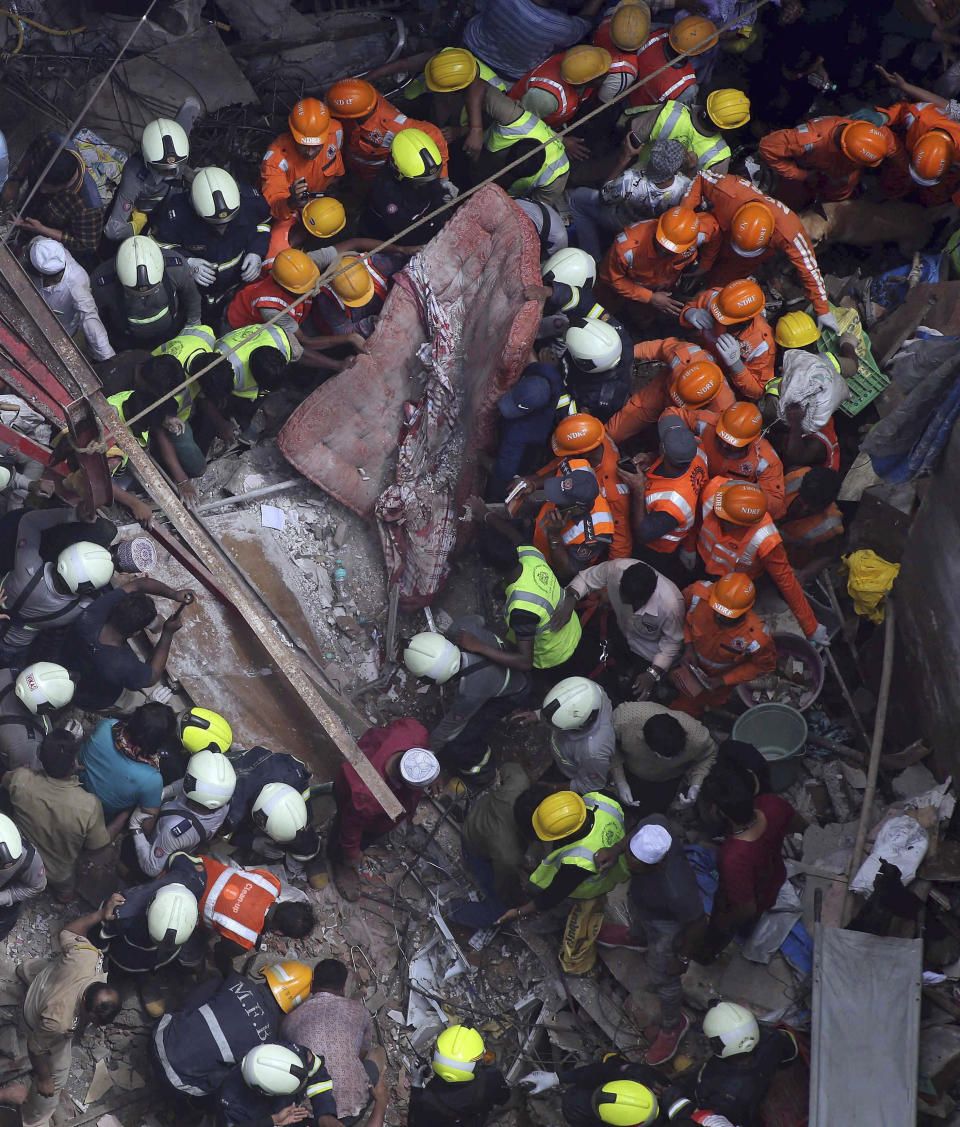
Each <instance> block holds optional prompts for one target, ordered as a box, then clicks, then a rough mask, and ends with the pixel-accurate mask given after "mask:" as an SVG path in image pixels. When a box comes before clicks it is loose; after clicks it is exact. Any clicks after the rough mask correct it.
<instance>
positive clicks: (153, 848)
mask: <svg viewBox="0 0 960 1127" xmlns="http://www.w3.org/2000/svg"><path fill="white" fill-rule="evenodd" d="M168 790H169V793H170V797H169V798H165V799H164V802H163V805H162V806H161V807H160V812H159V813H158V814H157V821H156V825H155V826H154V828H153V833H152V834H151V835H150V837H149V838H148V837H147V835H146V834H145V833H143V831H142V830H135V831H134V838H133V844H134V849H135V850H136V855H137V863H138V864H139V865H140V868H141V869H142V870H143V872H144V873H145V874H146V875H147V876H148V877H155V876H158V875H159V874H160V873H162V872H163V870H164V869H165V868H166V865H167V862H168V861H169V860H170V858H171V857H172V856H173V855H174V853H180V852H189V851H191V850H192V851H194V852H196V851H197V849H199V848H202V847H203V846H204V845H206V843H207V842H208V841H210V840H211V838H212V837H213V836H214V834H216V832H217V830H219V829H220V827H221V826H222V825H223V822H224V819H225V818H226V816H227V810H228V807H227V806H221V807H220V809H219V810H204V811H203V812H202V813H201V812H200V811H197V810H193V809H191V808H190V807H189V806H188V805H187V800H186V798H185V797H184V794H183V780H182V779H181V780H180V781H179V782H176V783H174V784H173V785H172V786H171V787H170V788H168Z"/></svg>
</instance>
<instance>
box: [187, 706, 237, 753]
mask: <svg viewBox="0 0 960 1127" xmlns="http://www.w3.org/2000/svg"><path fill="white" fill-rule="evenodd" d="M178 727H179V732H180V742H181V744H182V745H183V750H184V751H185V752H186V753H187V755H196V753H197V752H198V751H218V752H220V753H221V754H225V753H226V752H228V751H229V750H230V748H231V746H232V744H233V729H232V728H231V727H230V725H229V724H228V723H227V721H226V720H225V719H224V717H222V716H221V715H220V713H219V712H213V711H211V709H209V708H197V707H194V708H191V709H188V710H187V711H186V712H181V713H180V718H179V722H178Z"/></svg>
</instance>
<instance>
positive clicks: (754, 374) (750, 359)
mask: <svg viewBox="0 0 960 1127" xmlns="http://www.w3.org/2000/svg"><path fill="white" fill-rule="evenodd" d="M741 261H743V262H746V260H745V259H743V260H741ZM747 269H752V267H751V268H746V267H745V272H746V270H747ZM720 289H721V287H720V286H714V287H711V288H710V289H708V290H703V291H702V292H701V293H698V294H697V296H696V297H695V298H694V299H693V301H690V302H687V304H686V305H685V306H684V307H683V311H682V312H681V314H680V322H681V324H685V315H686V312H687V310H688V309H707V310H709V308H710V302H711V301H713V299H714V298H715V297H716V295H717V294H718V293H719V292H720ZM723 333H729V334H730V336H732V337H736V339H737V340H738V341H739V342H740V358H741V360H742V361H743V371H742V372H738V373H733V372H730V373H728V376H727V378H728V379H729V381H730V383H732V384H733V387H734V389H735V390H736V392H737V394H738V395H739V396H740V398H741V399H750V400H753V401H754V402H755V401H756V400H758V399H759V398H760V396H761V395H763V390H764V388H765V387H766V386H767V384H768V383H769V382H770V380H772V379H773V368H774V361H775V360H776V357H777V346H776V343H775V341H774V338H773V330H772V329H771V328H770V325H769V324H768V323H767V321H766V319H765V318H764V316H763V314H762V313H758V314H757V315H756V316H755V317H751V318H750V320H749V321H740V322H738V323H737V324H733V325H719V324H717V323H716V322H714V324H713V327H712V328H710V329H708V330H707V331H706V332H698V333H697V335H698V336H699V337H700V339H701V340H702V341H703V343H704V346H705V347H706V348H710V346H711V345H713V344H715V343H716V339H717V337H718V336H721V335H722V334H723Z"/></svg>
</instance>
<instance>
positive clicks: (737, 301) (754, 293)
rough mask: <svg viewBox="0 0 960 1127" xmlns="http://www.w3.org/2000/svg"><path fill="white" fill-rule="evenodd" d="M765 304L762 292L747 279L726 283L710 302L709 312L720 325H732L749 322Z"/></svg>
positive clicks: (755, 284) (754, 283)
mask: <svg viewBox="0 0 960 1127" xmlns="http://www.w3.org/2000/svg"><path fill="white" fill-rule="evenodd" d="M765 304H766V301H765V298H764V296H763V290H762V289H760V287H759V286H758V285H757V283H756V282H751V281H750V279H749V278H741V279H740V280H739V281H736V282H728V283H727V285H725V286H724V287H723V289H722V290H718V291H717V293H716V294H714V296H713V297H712V298H711V300H710V312H711V313H712V314H713V318H714V320H715V321H719V322H720V324H721V325H734V324H736V323H737V322H738V321H749V320H750V318H751V317H756V315H757V314H758V313H760V312H761V311H762V310H763V307H764V305H765Z"/></svg>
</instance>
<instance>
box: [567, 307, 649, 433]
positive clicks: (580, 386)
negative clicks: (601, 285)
mask: <svg viewBox="0 0 960 1127" xmlns="http://www.w3.org/2000/svg"><path fill="white" fill-rule="evenodd" d="M602 320H604V321H606V323H607V324H608V325H610V326H611V327H612V328H613V329H614V330H616V333H617V336H618V337H619V338H620V359H619V360H618V361H617V364H616V366H615V367H613V368H611V369H610V370H609V371H607V372H595V371H593V369H592V368H585V367H583V366H581V365H580V364H579V363H578V362H577V360H576V359H575V358H574V357H573V356H571V355H570V353H569V352H565V353H564V355H563V357H562V358H561V360H560V367H561V368H562V369H563V377H564V380H565V381H566V385H567V387H568V388H569V389H570V394H571V395H572V396H573V398H574V399H575V400H576V402H577V406H578V407H579V408H580V410H581V411H583V412H584V414H587V415H594V416H595V417H596V418H598V419H599V420H600V422H601V423H606V421H607V420H608V419H609V418H610V417H611V416H612V415H615V414H616V412H617V411H619V410H620V408H621V407H622V406H623V405H624V403H626V401H627V397H628V396H629V394H630V383H631V381H632V378H633V353H634V348H633V338H632V337H631V336H630V334H629V333H628V332H627V330H626V329H625V328H624V327H623V325H622V324H621V323H620V322H619V321H618V320H617V319H616V317H611V316H610V315H609V314H605V315H604V316H603V318H602Z"/></svg>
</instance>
